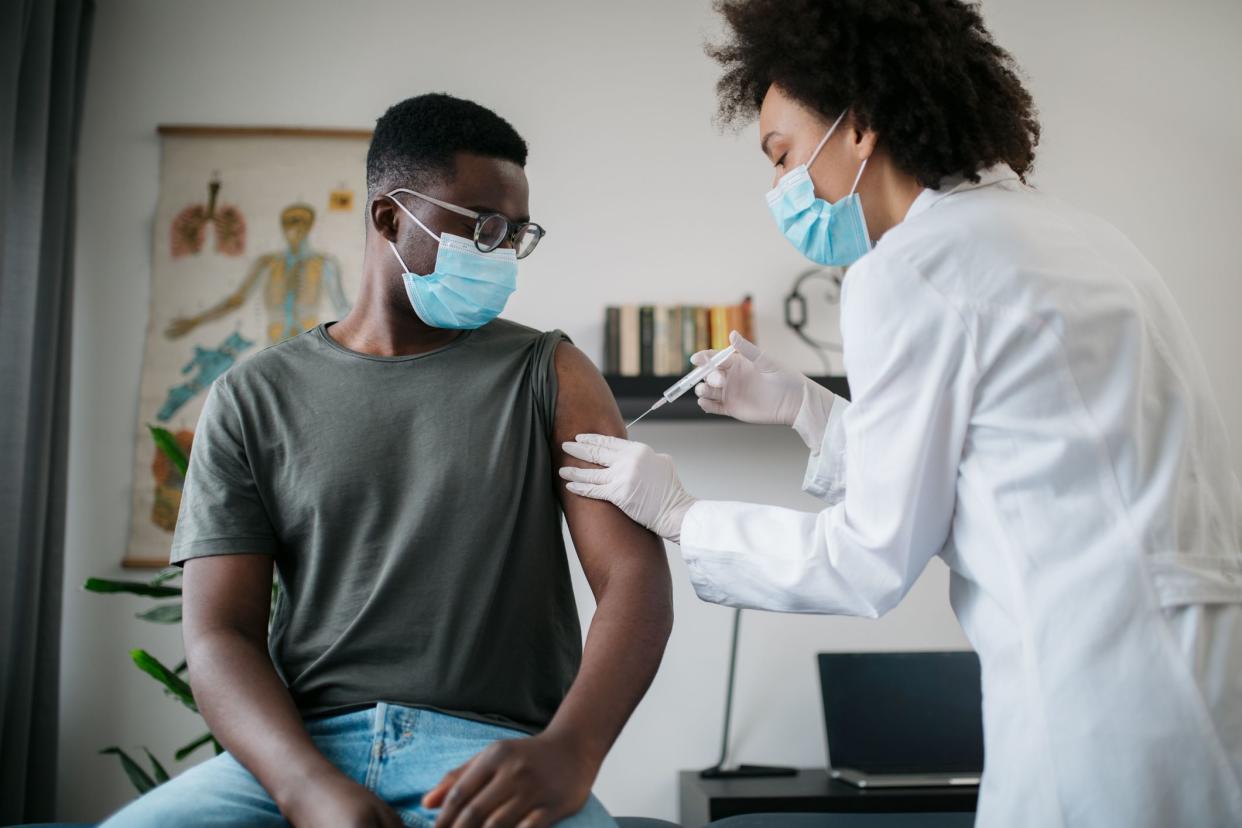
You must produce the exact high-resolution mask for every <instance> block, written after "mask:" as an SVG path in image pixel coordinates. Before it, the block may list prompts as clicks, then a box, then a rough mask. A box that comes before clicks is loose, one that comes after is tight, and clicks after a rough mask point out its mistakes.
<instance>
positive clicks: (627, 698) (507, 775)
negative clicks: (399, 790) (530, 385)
mask: <svg viewBox="0 0 1242 828" xmlns="http://www.w3.org/2000/svg"><path fill="white" fill-rule="evenodd" d="M556 377H557V385H558V392H557V402H556V421H555V424H554V426H553V436H552V440H553V464H554V466H553V467H554V469H555V468H560V467H561V466H564V465H571V464H572V465H580V466H586V465H588V464H586V463H582V462H581V461H578V460H575V459H574V458H572V457H569V456H568V455H567V454H565V453H564V452H563V451H562V449H561V444H562V443H565V442H568V441H572V440H573V439H574V438H575V437H576V436H577V435H578V434H581V433H584V432H598V433H601V434H611V435H616V436H620V437H624V436H625V426H624V424H623V422H622V420H621V414H620V412H619V411H618V410H617V405H616V402H615V401H614V400H613V398H612V393H611V392H610V391H609V389H608V386H607V384H606V383H605V382H604V379H603V377H601V376H600V374H599V371H598V370H596V368H595V366H594V365H592V364H591V361H590V360H588V359H587V358H586V356H585V355H584V354H583V353H582V352H581V351H579V350H578V349H577V348H575V347H574V346H573V345H570V344H569V343H566V342H562V343H561V344H560V345H559V346H558V347H557V350H556ZM557 485H558V491H559V492H560V496H561V503H562V504H563V507H564V510H565V518H566V520H567V521H568V523H569V532H570V535H571V537H572V538H573V542H574V547H575V548H576V549H577V551H578V558H579V560H580V561H581V562H582V568H583V571H584V572H585V573H586V576H587V580H588V581H589V582H590V584H591V591H592V592H593V593H594V594H595V600H596V610H595V616H594V618H593V619H592V621H591V627H590V630H589V631H588V633H587V640H586V646H585V647H584V649H583V653H582V666H581V668H580V669H579V671H578V677H577V679H575V681H574V683H573V686H572V687H570V689H569V693H568V694H567V695H566V696H565V700H564V701H563V702H562V703H561V706H560V708H559V709H558V710H557V712H556V715H555V716H554V717H553V719H552V722H551V723H550V724H549V725H548V728H547V730H545V731H544V732H543V733H542V734H540V735H539V736H535V737H532V738H530V739H523V740H517V741H512V742H498V743H496V744H494V745H492V746H491V747H490V748H488V749H487V750H485V751H484V752H483V753H481V754H479V755H478V756H477V757H475V758H474V759H472V760H471V761H470V762H468V763H467V764H466V765H463V766H462V767H461V768H458V769H457V770H455V771H453V772H452V773H450V774H448V775H447V776H446V777H445V778H444V780H443V781H442V782H441V783H440V784H439V785H437V786H436V788H435V789H434V790H432V791H431V792H429V793H428V795H427V798H426V799H425V800H424V804H425V805H426V806H427V807H431V808H434V807H439V806H440V805H441V804H443V810H442V811H441V813H440V816H439V818H438V819H437V820H436V826H437V828H450V826H451V828H480V826H486V828H507V826H514V825H516V826H520V828H544V826H547V825H550V824H552V823H553V822H556V821H557V820H559V819H562V818H564V817H566V816H569V815H571V814H574V813H576V812H577V811H578V810H579V809H580V808H581V807H582V805H583V804H584V803H585V802H586V799H587V796H588V795H589V794H590V790H591V785H592V784H593V783H594V781H595V776H596V774H597V773H598V772H599V767H600V764H601V763H602V762H603V760H604V757H605V755H607V753H608V751H609V749H610V748H611V747H612V744H613V742H614V741H616V738H617V736H618V735H619V734H620V732H621V728H622V727H624V725H625V722H626V721H627V720H628V719H629V717H630V714H631V713H633V712H634V708H635V707H636V706H637V705H638V702H639V700H641V699H642V697H643V694H644V693H646V692H647V687H648V686H649V685H650V684H651V680H652V679H653V678H654V677H655V673H656V670H657V668H658V667H659V666H660V659H661V658H662V657H663V655H664V646H665V644H666V643H667V641H668V636H669V633H670V632H671V630H672V625H673V599H672V585H671V583H670V579H669V572H668V560H667V558H666V556H665V552H664V543H663V541H661V540H660V539H659V538H658V537H656V536H655V535H654V534H653V533H651V532H649V531H647V530H646V529H644V528H642V527H641V526H639V525H638V524H636V523H634V522H633V521H631V520H630V519H629V518H627V517H626V516H625V515H624V514H623V513H622V512H621V510H619V509H617V507H615V506H613V505H612V504H611V503H606V502H604V501H599V500H592V499H590V498H584V497H579V496H577V495H574V494H572V493H570V492H568V491H566V489H565V481H563V480H560V478H559V477H558V478H557Z"/></svg>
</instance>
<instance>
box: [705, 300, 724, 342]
mask: <svg viewBox="0 0 1242 828" xmlns="http://www.w3.org/2000/svg"><path fill="white" fill-rule="evenodd" d="M709 313H710V317H711V318H710V321H709V323H708V325H709V328H710V330H711V342H712V350H714V351H719V350H721V349H722V348H727V347H729V308H728V307H727V306H725V305H712V307H711V310H710V312H709Z"/></svg>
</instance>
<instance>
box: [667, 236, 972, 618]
mask: <svg viewBox="0 0 1242 828" xmlns="http://www.w3.org/2000/svg"><path fill="white" fill-rule="evenodd" d="M863 265H870V266H866V267H864V266H863ZM849 280H853V281H854V284H853V285H852V286H851V287H852V288H853V289H852V290H851V291H849V299H848V302H846V303H843V307H842V320H841V325H842V334H843V338H844V342H845V364H846V367H847V371H848V373H849V377H850V388H851V391H852V396H853V402H851V403H850V405H849V406H848V407H845V406H843V407H842V410H841V412H840V418H841V433H842V435H843V437H830V435H831V433H832V430H831V429H828V430H826V432H825V443H827V441H828V440H829V439H842V440H843V445H844V453H845V458H846V461H845V464H844V466H843V467H842V468H843V469H848V470H849V478H848V481H847V485H846V486H845V491H844V498H843V499H842V500H841V502H839V503H837V504H836V505H833V506H830V507H828V508H826V509H824V510H823V511H821V512H819V513H818V514H812V513H806V512H800V511H797V510H794V509H786V508H781V507H775V506H764V505H759V504H750V503H732V502H720V501H699V502H698V503H696V504H695V505H694V506H693V507H691V509H690V510H689V512H687V514H686V518H685V520H684V522H683V524H682V530H681V552H682V557H683V558H684V560H685V562H686V566H687V568H688V570H689V574H690V580H691V582H692V583H693V585H694V588H695V591H696V592H697V593H698V594H699V596H700V597H701V598H703V599H704V600H706V601H711V602H713V603H719V604H727V605H729V606H736V607H748V608H755V609H768V610H777V611H783V612H814V613H831V614H839V615H857V616H865V617H872V618H874V617H878V616H880V615H882V614H883V613H885V612H887V611H888V610H889V609H891V608H892V607H894V606H895V605H896V604H897V603H898V602H899V601H900V600H901V599H902V597H904V596H905V594H906V592H907V591H908V590H909V589H910V587H911V586H912V585H913V584H914V582H915V580H916V579H917V578H918V576H919V574H920V573H921V572H922V571H923V569H924V568H925V567H926V565H927V562H928V561H929V560H930V559H931V558H932V556H934V555H936V554H937V553H939V552H940V550H941V549H942V548H943V546H944V544H945V541H946V539H947V537H948V534H949V530H950V526H951V522H952V517H953V510H954V506H955V503H956V493H955V487H956V481H957V474H958V464H959V461H960V459H961V454H962V448H963V445H964V441H965V434H966V428H967V425H968V423H969V420H970V413H971V405H972V396H973V393H974V384H975V377H976V374H977V369H976V366H975V361H974V355H973V348H972V346H971V337H970V331H969V328H968V326H967V322H966V319H965V318H964V317H963V315H962V313H961V312H959V311H958V310H957V309H956V308H955V307H954V306H953V305H952V304H951V303H950V302H949V301H948V300H947V299H946V298H945V297H944V296H943V295H942V294H941V293H940V292H939V291H937V290H936V289H935V288H934V287H933V286H931V285H929V284H928V283H927V282H926V281H925V280H924V279H923V278H921V277H920V276H919V275H918V274H917V273H916V272H915V271H914V270H913V268H911V267H909V266H907V265H904V264H901V263H893V262H891V261H890V262H882V263H878V264H877V263H874V262H868V261H867V260H865V259H864V260H863V261H862V262H860V263H859V264H858V265H856V266H855V267H854V269H853V271H851V273H850V275H849V277H848V279H847V281H849ZM824 453H825V451H824V450H821V452H820V454H821V455H823V454H824ZM823 462H830V459H829V458H824V460H823Z"/></svg>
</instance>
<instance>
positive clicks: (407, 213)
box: [384, 193, 440, 244]
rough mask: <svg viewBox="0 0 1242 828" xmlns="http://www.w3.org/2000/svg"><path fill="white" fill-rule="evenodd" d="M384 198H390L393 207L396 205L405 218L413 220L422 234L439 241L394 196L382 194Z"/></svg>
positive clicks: (438, 238) (437, 237) (438, 239)
mask: <svg viewBox="0 0 1242 828" xmlns="http://www.w3.org/2000/svg"><path fill="white" fill-rule="evenodd" d="M384 198H390V199H392V203H393V204H395V205H397V206H398V207H400V208H401V210H402V212H404V213H405V214H406V215H407V216H409V217H410V218H412V219H414V223H415V224H417V225H418V226H419V227H421V228H423V232H424V233H426V234H427V235H428V236H431V237H432V238H433V239H435V240H436V241H440V237H439V236H437V235H436V234H435V233H433V232H431V229H430V228H429V227H427V225H425V224H423V223H422V222H421V221H419V220H418V216H416V215H414V214H413V213H411V212H410V208H408V207H406V206H405V205H404V204H402V203H401V202H400V201H398V200H397V198H396V196H394V195H392V194H391V193H385V194H384ZM390 244H391V242H390Z"/></svg>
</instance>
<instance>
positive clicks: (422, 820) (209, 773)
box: [101, 702, 617, 828]
mask: <svg viewBox="0 0 1242 828" xmlns="http://www.w3.org/2000/svg"><path fill="white" fill-rule="evenodd" d="M306 730H307V732H309V733H310V736H311V739H312V740H313V741H314V743H315V746H316V747H318V748H319V751H320V752H321V753H323V755H324V756H326V757H327V758H328V761H329V762H331V763H332V764H333V765H335V766H336V767H337V768H339V769H340V770H341V772H343V773H344V774H345V775H346V776H348V777H349V778H350V779H353V780H354V781H355V782H358V783H361V784H363V785H366V786H367V787H368V788H369V789H370V790H371V791H373V792H374V793H375V795H376V796H378V797H379V798H380V799H382V800H384V801H385V802H387V803H388V804H389V805H390V806H392V808H393V809H394V810H395V811H396V812H397V814H398V815H399V816H400V817H401V820H402V821H403V822H404V823H405V824H406V825H411V826H420V827H421V828H427V826H430V825H431V824H432V823H433V822H434V821H435V814H436V812H435V811H429V810H427V809H426V808H423V807H422V805H421V804H420V800H421V799H422V797H423V794H424V793H426V792H427V791H429V790H431V789H432V788H433V787H434V786H435V784H436V783H437V782H439V781H440V779H441V778H442V777H443V776H444V774H445V773H447V772H448V771H450V770H452V769H453V768H456V767H457V766H458V765H461V764H463V763H464V762H465V761H466V760H467V759H469V758H470V757H472V756H474V755H475V754H477V753H478V752H479V751H481V750H483V749H484V748H485V747H487V746H488V745H489V744H491V743H492V742H494V741H497V740H499V739H517V738H522V737H524V736H525V735H526V734H524V733H521V732H519V731H516V730H509V729H507V728H503V727H498V726H496V725H490V724H483V723H481V722H475V721H471V720H469V719H461V718H457V717H456V716H448V715H445V714H443V713H437V712H435V711H433V710H422V709H419V708H414V707H402V706H400V705H396V704H386V703H383V702H381V703H380V704H378V705H376V706H375V707H371V708H367V709H365V710H355V711H352V712H349V713H342V714H340V715H336V716H326V717H324V718H320V719H312V720H310V721H308V722H307V723H306ZM288 824H289V823H288V822H286V821H285V819H284V817H282V816H281V815H280V811H279V810H278V809H277V807H276V803H275V802H273V801H272V798H271V797H270V796H268V793H267V791H266V790H264V788H263V786H262V785H261V784H259V780H257V779H255V778H254V776H253V775H252V774H251V773H250V771H248V770H246V769H245V768H244V767H242V765H241V763H239V762H238V761H237V760H236V759H234V758H233V757H232V756H230V755H229V754H228V753H222V754H220V755H219V756H217V757H215V758H214V759H209V760H207V761H206V762H203V763H202V764H200V765H196V766H195V767H193V768H190V769H189V770H188V771H186V772H185V773H183V774H180V775H179V776H177V777H175V778H174V779H172V780H171V781H169V782H165V783H164V784H163V785H160V786H159V787H158V788H155V789H154V790H152V791H149V792H148V793H146V794H145V795H144V796H142V797H140V798H139V799H137V800H135V801H134V802H132V803H130V804H129V805H127V806H126V807H125V808H123V809H121V810H120V811H118V812H117V813H116V814H114V815H113V816H112V817H111V818H109V819H108V820H107V821H106V822H104V823H103V825H104V826H107V828H147V827H148V826H150V828H163V827H164V826H170V825H175V826H178V828H183V827H184V828H195V827H197V826H216V825H220V826H251V825H253V826H287V825H288ZM101 828H102V826H101ZM557 828H617V824H616V822H615V821H613V819H612V817H611V816H609V815H608V812H607V811H606V810H605V809H604V806H603V805H602V804H600V802H599V800H597V799H596V798H595V797H593V796H592V797H591V798H590V799H588V800H587V803H586V805H584V806H583V808H582V810H581V811H579V812H578V813H577V814H575V815H573V816H571V817H568V818H567V819H564V820H562V821H561V822H560V823H558V824H557Z"/></svg>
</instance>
